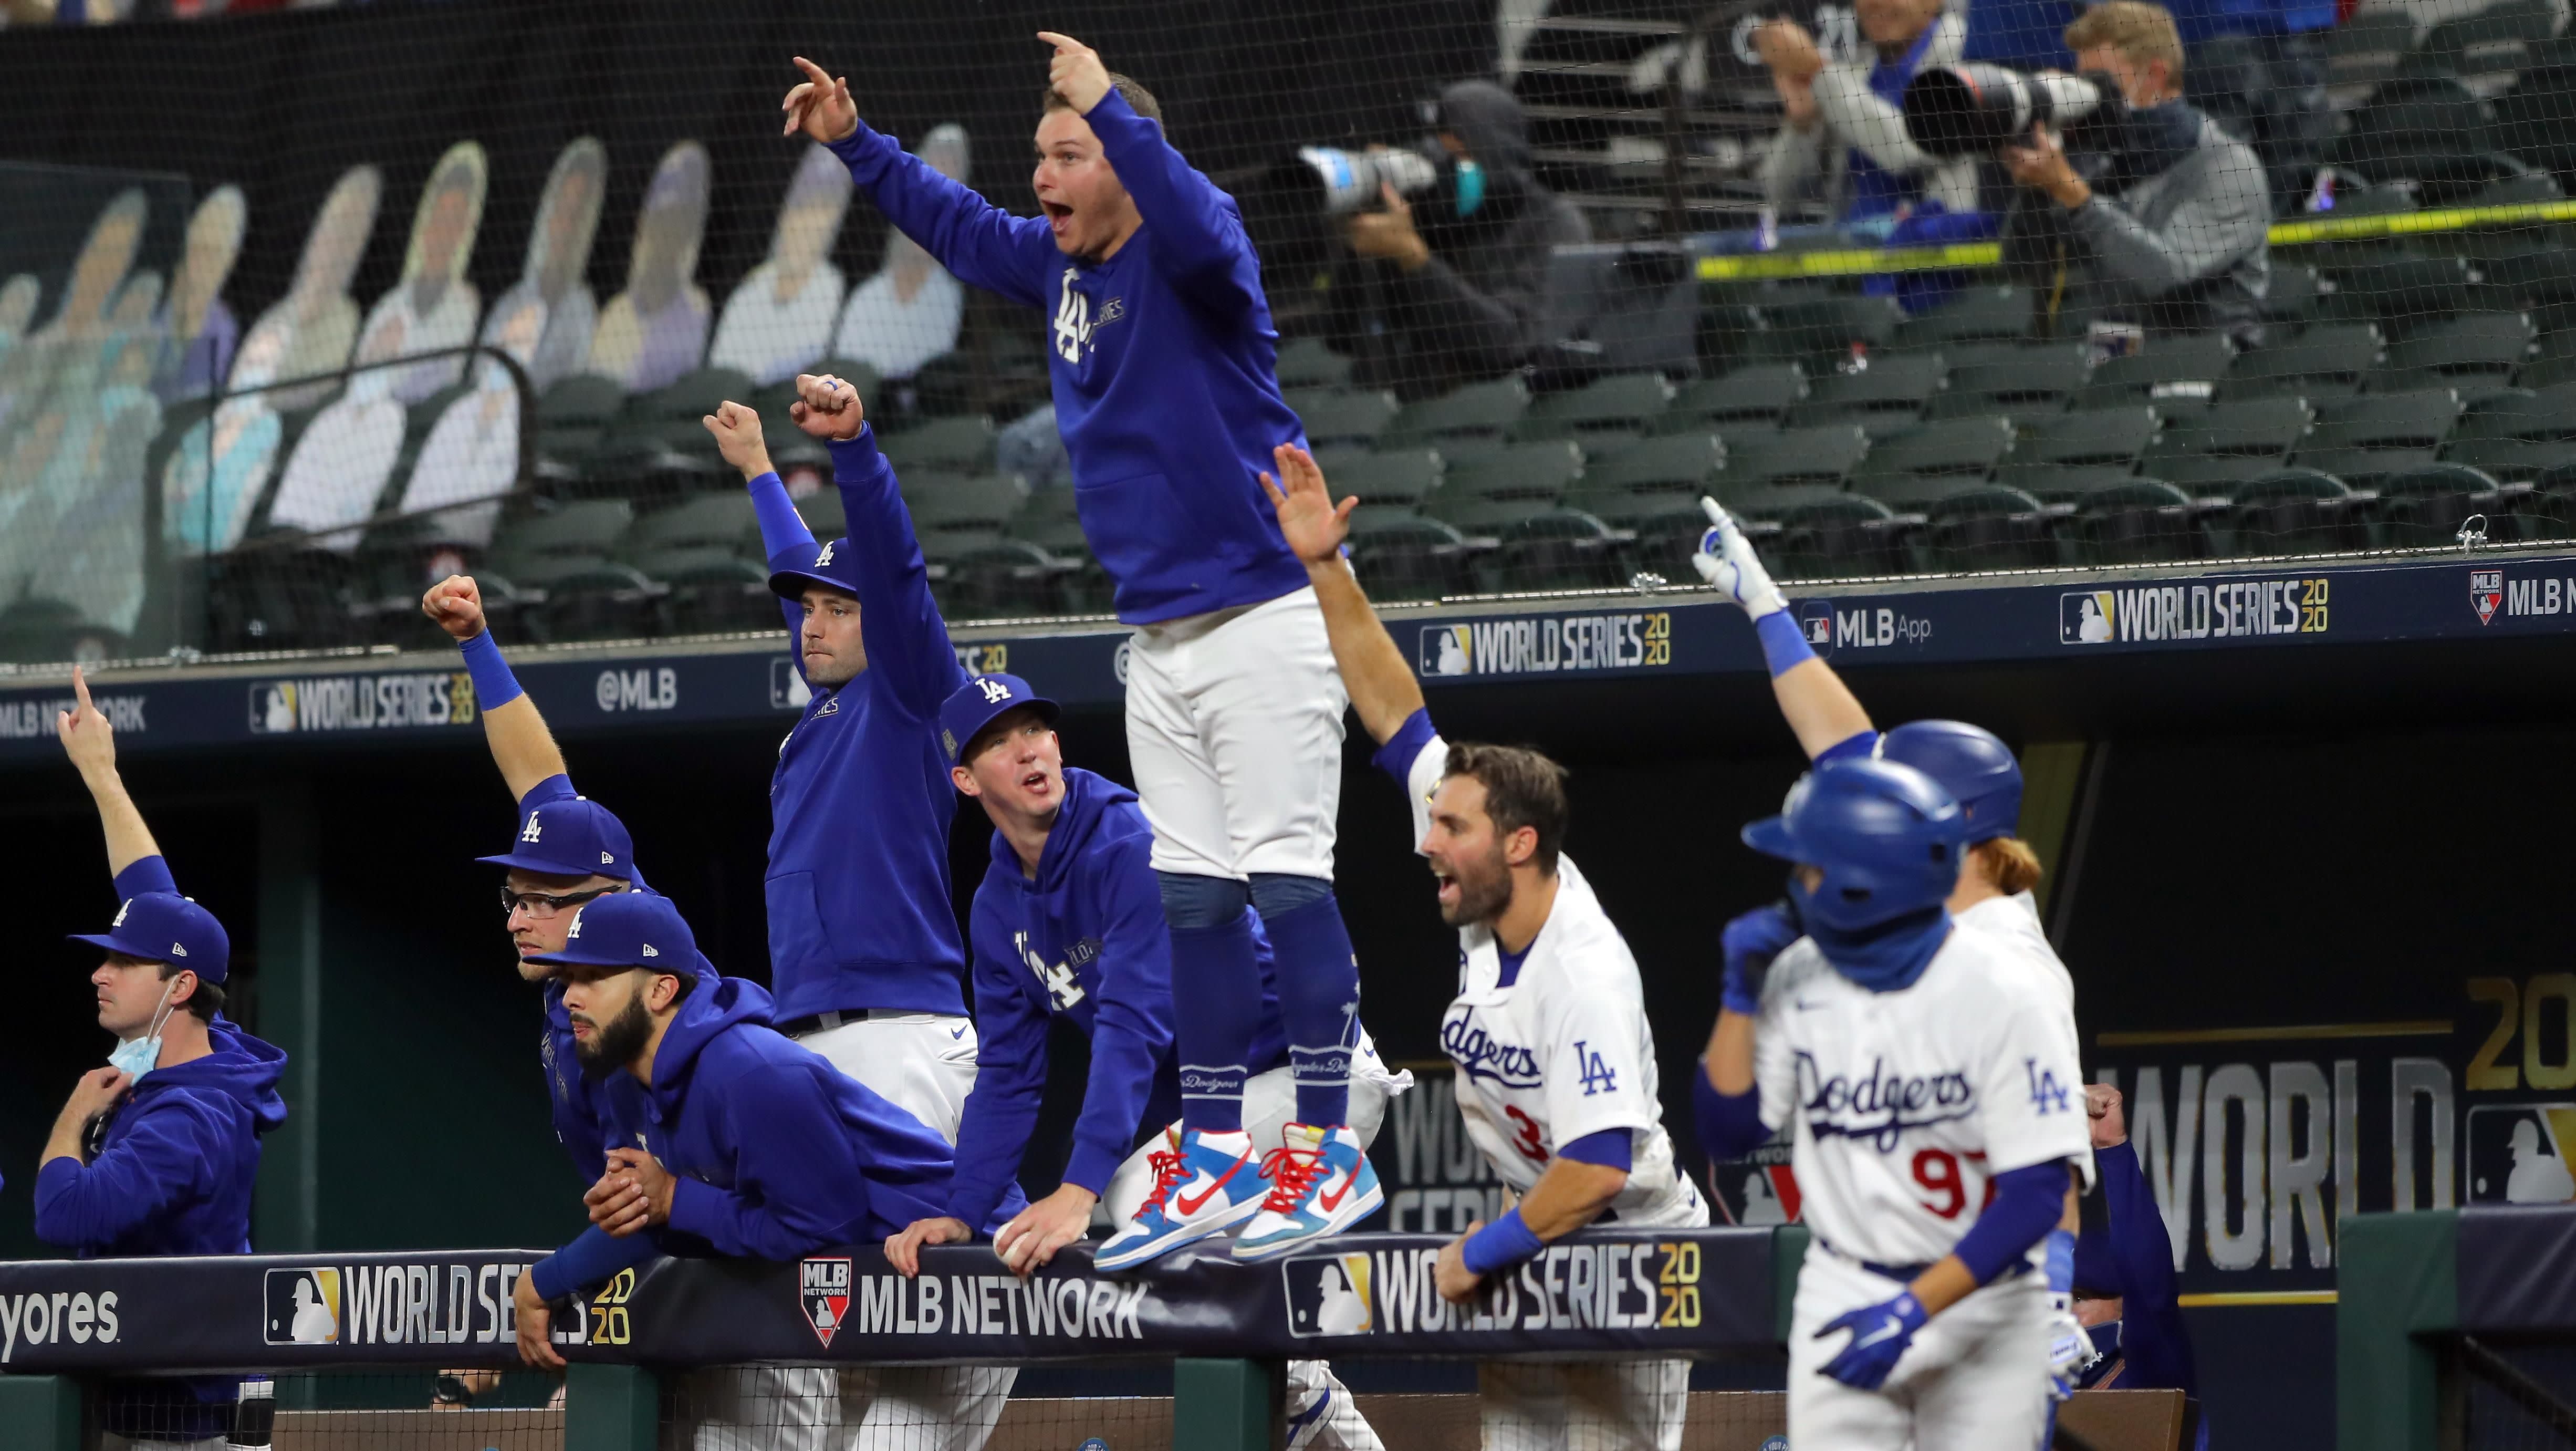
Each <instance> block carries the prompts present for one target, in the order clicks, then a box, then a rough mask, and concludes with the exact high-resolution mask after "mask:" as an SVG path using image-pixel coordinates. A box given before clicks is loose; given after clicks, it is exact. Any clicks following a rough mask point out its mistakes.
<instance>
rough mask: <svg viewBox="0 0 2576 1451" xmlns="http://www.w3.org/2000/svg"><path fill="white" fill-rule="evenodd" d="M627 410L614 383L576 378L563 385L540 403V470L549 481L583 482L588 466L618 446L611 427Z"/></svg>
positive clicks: (598, 378)
mask: <svg viewBox="0 0 2576 1451" xmlns="http://www.w3.org/2000/svg"><path fill="white" fill-rule="evenodd" d="M625 406H626V390H625V389H624V388H623V387H622V386H620V385H619V384H618V382H617V380H616V379H614V378H603V377H601V376H599V375H598V374H597V373H575V374H573V375H572V376H571V377H569V378H562V379H558V380H557V381H556V382H555V384H554V386H553V387H551V388H548V389H547V390H546V391H545V392H544V394H542V395H541V396H540V397H539V398H538V399H537V410H536V414H537V416H536V427H537V438H536V452H537V470H538V473H539V474H540V475H541V476H543V477H548V478H556V479H571V478H578V477H580V473H581V466H582V464H583V463H584V462H585V461H586V460H588V459H589V458H591V457H592V456H593V455H594V454H597V453H599V452H600V451H601V450H602V449H603V448H605V447H607V446H609V445H610V444H611V443H612V442H613V438H612V436H611V433H610V427H611V425H612V424H613V423H614V422H615V421H616V419H617V416H618V414H619V413H620V412H621V411H622V410H623V409H624V408H625Z"/></svg>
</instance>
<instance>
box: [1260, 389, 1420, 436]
mask: <svg viewBox="0 0 2576 1451" xmlns="http://www.w3.org/2000/svg"><path fill="white" fill-rule="evenodd" d="M1286 397H1287V401H1288V411H1289V412H1291V413H1294V414H1296V415H1297V421H1298V423H1300V424H1301V425H1303V426H1304V427H1305V430H1306V445H1307V447H1309V448H1330V447H1333V446H1334V445H1337V444H1356V445H1359V446H1361V447H1366V446H1368V445H1369V444H1373V443H1375V442H1377V438H1378V435H1379V434H1382V433H1384V432H1386V426H1387V424H1388V423H1389V422H1391V421H1393V419H1394V418H1395V414H1396V406H1395V395H1394V394H1392V393H1387V392H1382V391H1378V390H1374V389H1345V388H1298V389H1294V390H1291V391H1290V392H1289V393H1288V394H1287V395H1286Z"/></svg>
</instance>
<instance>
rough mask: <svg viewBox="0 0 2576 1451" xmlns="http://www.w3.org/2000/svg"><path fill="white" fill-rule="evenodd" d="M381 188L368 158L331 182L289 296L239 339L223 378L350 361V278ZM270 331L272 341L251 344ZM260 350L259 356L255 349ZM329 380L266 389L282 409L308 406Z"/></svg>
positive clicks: (246, 378) (253, 381) (317, 371)
mask: <svg viewBox="0 0 2576 1451" xmlns="http://www.w3.org/2000/svg"><path fill="white" fill-rule="evenodd" d="M383 195H384V178H383V176H382V175H380V174H379V173H378V172H377V171H376V169H375V168H374V167H372V166H353V167H350V168H349V169H348V170H347V171H345V172H342V173H341V174H340V179H339V180H338V181H336V182H333V183H332V184H331V194H330V195H329V196H328V197H325V198H324V199H323V202H322V209H321V210H320V211H318V212H316V213H315V214H314V216H313V230H312V231H311V232H309V233H307V234H306V235H305V238H304V255H303V258H302V260H300V261H299V262H297V263H296V266H295V281H294V283H293V284H292V285H291V286H289V287H288V289H287V292H286V296H285V297H283V298H281V299H279V300H278V302H277V304H276V305H275V306H273V307H271V308H269V310H268V311H266V312H264V313H261V314H260V317H259V321H257V322H255V323H253V324H251V328H250V333H249V335H248V336H247V337H245V338H244V339H243V340H242V356H241V359H240V361H239V362H237V363H236V364H234V366H233V372H232V376H231V378H229V379H227V380H226V381H227V382H228V383H229V385H230V386H231V387H232V388H234V389H235V390H240V389H243V388H252V387H257V386H259V385H261V384H264V383H271V382H277V381H280V380H283V379H288V378H311V377H316V376H318V375H321V374H326V373H337V372H339V371H340V370H341V369H342V368H345V367H347V366H348V364H349V347H350V345H351V344H353V343H355V342H356V341H357V340H358V304H357V303H356V302H355V301H354V300H352V299H351V298H350V296H349V279H350V278H352V277H354V276H356V275H357V272H358V263H359V261H360V260H361V259H362V258H364V257H365V256H366V254H367V239H368V238H369V237H371V236H373V235H374V234H375V230H376V204H377V202H378V200H379V199H380V198H381V197H382V196H383ZM272 335H273V336H274V338H275V340H276V341H275V345H274V346H271V347H259V346H256V345H257V344H259V343H260V342H261V340H262V339H263V338H265V337H269V336H272ZM254 353H256V354H257V356H258V362H257V363H256V364H254V363H253V361H252V356H253V354H254ZM331 387H332V385H331V384H329V383H315V384H312V385H310V386H308V387H303V388H283V389H278V390H275V391H273V392H271V393H269V394H268V395H267V401H268V405H269V406H270V407H272V408H275V409H276V410H278V411H279V412H281V413H289V412H293V411H295V410H296V409H299V408H310V407H312V406H313V405H314V404H316V403H319V402H321V401H322V399H323V398H325V397H327V396H328V395H329V393H330V391H331Z"/></svg>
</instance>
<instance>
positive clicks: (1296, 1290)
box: [1279, 1254, 1377, 1337]
mask: <svg viewBox="0 0 2576 1451" xmlns="http://www.w3.org/2000/svg"><path fill="white" fill-rule="evenodd" d="M1279 1274H1280V1277H1281V1278H1282V1280H1283V1281H1284V1282H1285V1283H1286V1286H1287V1290H1288V1333H1289V1334H1291V1335H1295V1336H1299V1337H1304V1336H1309V1335H1366V1334H1368V1333H1369V1332H1370V1331H1371V1330H1374V1329H1376V1328H1377V1316H1376V1314H1375V1313H1373V1312H1372V1310H1371V1308H1370V1306H1371V1303H1372V1302H1371V1301H1370V1299H1369V1257H1368V1256H1367V1255H1365V1254H1347V1255H1323V1256H1319V1257H1317V1258H1314V1259H1302V1260H1290V1261H1288V1262H1287V1263H1285V1264H1283V1265H1281V1266H1280V1267H1279Z"/></svg>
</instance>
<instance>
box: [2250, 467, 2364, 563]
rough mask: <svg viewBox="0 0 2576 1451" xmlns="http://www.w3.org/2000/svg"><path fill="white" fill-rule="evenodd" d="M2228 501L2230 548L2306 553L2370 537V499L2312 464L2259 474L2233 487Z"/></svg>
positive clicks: (2356, 545)
mask: <svg viewBox="0 0 2576 1451" xmlns="http://www.w3.org/2000/svg"><path fill="white" fill-rule="evenodd" d="M2227 501H2228V505H2229V509H2228V515H2227V550H2226V552H2227V553H2229V554H2236V555H2249V554H2304V553H2312V552H2315V551H2318V550H2347V549H2361V548H2364V547H2366V546H2367V545H2368V544H2369V542H2370V536H2369V520H2368V517H2367V515H2366V514H2365V513H2364V510H2363V506H2364V505H2365V504H2367V503H2368V502H2369V500H2368V499H2367V498H2366V497H2364V496H2360V495H2356V494H2355V493H2354V492H2353V491H2352V489H2351V488H2350V487H2348V486H2347V485H2346V484H2345V483H2344V482H2343V480H2341V479H2338V478H2336V477H2335V476H2334V475H2332V474H2328V473H2321V472H2319V471H2318V470H2315V469H2279V470H2275V471H2272V472H2269V473H2264V474H2259V475H2257V476H2255V477H2253V478H2250V479H2247V480H2244V481H2243V482H2241V483H2239V484H2237V485H2236V486H2235V488H2233V489H2231V490H2230V491H2229V492H2228V496H2227Z"/></svg>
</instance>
